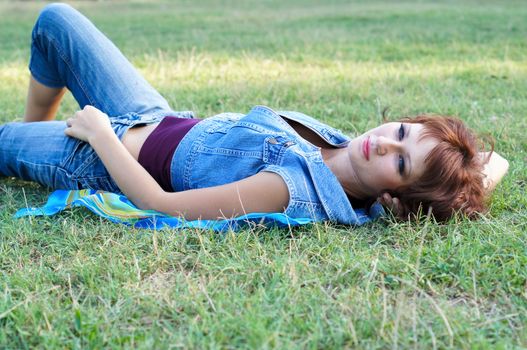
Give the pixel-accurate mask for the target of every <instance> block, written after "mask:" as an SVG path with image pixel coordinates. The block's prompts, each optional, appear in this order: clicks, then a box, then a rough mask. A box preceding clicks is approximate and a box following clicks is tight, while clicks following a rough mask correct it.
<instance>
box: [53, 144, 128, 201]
mask: <svg viewBox="0 0 527 350" xmlns="http://www.w3.org/2000/svg"><path fill="white" fill-rule="evenodd" d="M62 168H63V169H65V170H66V171H67V172H68V173H70V174H71V175H70V178H71V182H72V183H75V184H76V186H77V187H78V188H90V189H95V190H105V191H112V192H115V191H116V190H118V188H117V186H116V185H115V183H114V182H113V180H112V179H111V177H110V174H109V173H108V171H107V170H106V168H105V166H104V164H103V163H102V161H101V159H100V158H99V156H98V155H97V153H95V150H94V149H93V148H92V147H91V146H90V145H89V144H88V143H86V142H83V141H77V144H76V145H75V147H74V148H73V151H72V152H71V154H70V155H69V157H67V158H66V159H65V161H64V164H62Z"/></svg>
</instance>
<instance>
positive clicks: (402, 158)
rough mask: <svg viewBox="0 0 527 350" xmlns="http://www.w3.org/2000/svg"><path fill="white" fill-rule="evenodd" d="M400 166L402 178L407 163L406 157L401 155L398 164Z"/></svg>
mask: <svg viewBox="0 0 527 350" xmlns="http://www.w3.org/2000/svg"><path fill="white" fill-rule="evenodd" d="M398 165H399V174H400V175H401V176H403V175H404V168H405V161H404V157H403V156H401V155H399V162H398Z"/></svg>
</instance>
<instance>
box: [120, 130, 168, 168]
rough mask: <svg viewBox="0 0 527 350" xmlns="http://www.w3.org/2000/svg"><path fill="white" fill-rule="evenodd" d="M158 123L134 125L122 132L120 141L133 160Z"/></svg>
mask: <svg viewBox="0 0 527 350" xmlns="http://www.w3.org/2000/svg"><path fill="white" fill-rule="evenodd" d="M158 125H159V123H154V124H148V125H140V126H135V127H132V128H129V129H128V130H127V131H126V132H125V133H124V135H123V138H122V139H121V142H122V143H123V145H124V147H126V149H127V150H128V152H130V154H131V155H132V157H134V159H135V160H137V159H138V158H139V151H140V150H141V147H143V144H144V143H145V141H146V139H147V138H148V136H150V134H151V133H152V131H154V129H155V128H156V127H157V126H158Z"/></svg>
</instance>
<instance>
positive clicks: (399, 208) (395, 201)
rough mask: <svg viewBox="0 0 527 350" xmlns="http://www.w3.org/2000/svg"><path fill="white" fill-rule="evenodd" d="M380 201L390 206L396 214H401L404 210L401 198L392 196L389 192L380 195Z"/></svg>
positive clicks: (387, 206)
mask: <svg viewBox="0 0 527 350" xmlns="http://www.w3.org/2000/svg"><path fill="white" fill-rule="evenodd" d="M379 203H381V204H382V205H383V206H385V207H386V208H388V209H389V210H390V211H391V212H392V213H394V214H395V215H401V214H402V212H403V205H402V203H401V201H400V200H399V198H397V197H392V196H391V195H390V194H389V193H387V192H385V193H383V194H382V195H381V196H380V197H379Z"/></svg>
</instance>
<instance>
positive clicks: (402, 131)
mask: <svg viewBox="0 0 527 350" xmlns="http://www.w3.org/2000/svg"><path fill="white" fill-rule="evenodd" d="M402 139H404V125H403V123H401V127H400V128H399V141H401V140H402Z"/></svg>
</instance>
